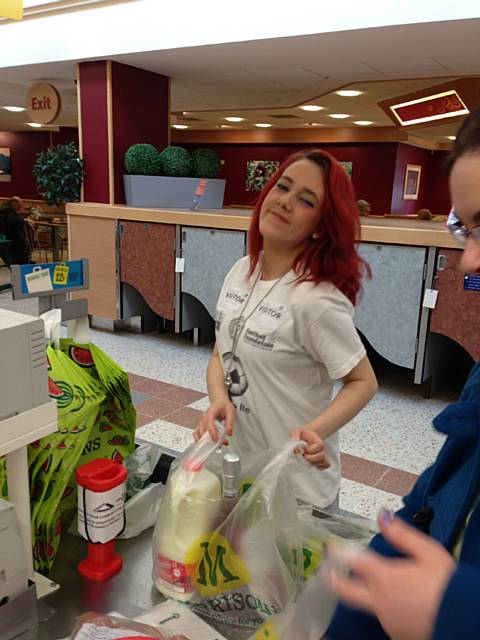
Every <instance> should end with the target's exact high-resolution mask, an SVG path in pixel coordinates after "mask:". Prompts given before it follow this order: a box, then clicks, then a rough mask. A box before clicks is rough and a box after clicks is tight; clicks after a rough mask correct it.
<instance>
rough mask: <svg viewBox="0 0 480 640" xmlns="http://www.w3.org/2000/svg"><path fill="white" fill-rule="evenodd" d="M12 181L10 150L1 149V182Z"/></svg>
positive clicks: (6, 148)
mask: <svg viewBox="0 0 480 640" xmlns="http://www.w3.org/2000/svg"><path fill="white" fill-rule="evenodd" d="M11 181H12V168H11V164H10V149H9V148H8V147H0V182H11Z"/></svg>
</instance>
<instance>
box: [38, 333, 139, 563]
mask: <svg viewBox="0 0 480 640" xmlns="http://www.w3.org/2000/svg"><path fill="white" fill-rule="evenodd" d="M47 357H48V368H49V392H50V396H51V397H52V398H55V399H56V401H57V406H58V426H59V429H58V432H57V433H55V434H52V435H50V436H46V437H45V438H42V439H41V440H39V441H37V442H35V443H33V444H32V445H31V446H30V448H29V466H30V490H31V503H32V535H33V550H34V564H35V569H36V570H37V571H49V570H50V569H51V567H52V564H53V561H54V559H55V556H56V553H57V549H58V545H59V543H60V535H61V515H62V513H64V512H65V511H67V510H68V509H72V508H75V507H76V483H75V476H74V472H75V470H76V468H77V467H78V466H79V465H81V464H84V463H86V462H89V461H90V460H93V459H97V458H110V459H113V460H116V461H119V462H121V461H122V460H124V459H126V458H127V457H128V456H129V455H130V453H131V452H132V451H133V449H134V436H135V424H136V413H135V409H134V407H133V403H132V400H131V395H130V388H129V384H128V376H127V374H126V373H125V372H124V371H123V370H122V369H121V368H120V367H119V366H118V365H117V364H116V363H115V362H114V361H113V360H112V359H111V358H109V357H108V356H107V355H106V354H105V353H103V351H102V350H101V349H99V348H98V347H96V346H94V345H92V344H88V345H78V344H76V343H74V342H73V341H72V340H61V341H60V349H54V348H53V347H48V349H47Z"/></svg>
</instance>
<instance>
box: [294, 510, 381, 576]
mask: <svg viewBox="0 0 480 640" xmlns="http://www.w3.org/2000/svg"><path fill="white" fill-rule="evenodd" d="M298 517H299V520H300V531H301V537H302V552H303V570H304V578H305V580H307V579H308V578H309V577H310V576H311V575H312V574H313V573H314V572H315V571H316V570H317V569H318V567H320V565H321V564H322V563H323V562H324V559H325V549H326V548H327V546H328V545H329V544H332V543H334V544H335V545H336V546H337V547H345V548H346V547H351V548H355V549H356V550H360V549H364V548H365V547H367V546H368V543H369V542H370V540H371V538H372V536H373V535H374V534H375V533H376V531H375V523H374V522H372V521H371V520H367V519H366V518H360V517H356V516H341V515H339V514H337V513H329V512H327V511H322V510H321V509H318V508H317V507H315V508H314V509H313V510H312V507H311V505H302V506H300V507H299V509H298Z"/></svg>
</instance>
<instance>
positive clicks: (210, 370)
mask: <svg viewBox="0 0 480 640" xmlns="http://www.w3.org/2000/svg"><path fill="white" fill-rule="evenodd" d="M207 389H208V396H209V398H210V402H215V401H216V400H229V396H228V390H227V387H226V386H225V375H224V373H223V367H222V363H221V362H220V355H219V353H218V350H217V345H215V347H214V348H213V353H212V357H211V358H210V362H209V363H208V367H207Z"/></svg>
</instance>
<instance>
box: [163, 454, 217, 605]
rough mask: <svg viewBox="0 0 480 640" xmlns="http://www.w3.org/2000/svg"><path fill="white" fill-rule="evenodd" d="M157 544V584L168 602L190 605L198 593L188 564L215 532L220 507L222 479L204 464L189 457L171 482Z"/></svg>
mask: <svg viewBox="0 0 480 640" xmlns="http://www.w3.org/2000/svg"><path fill="white" fill-rule="evenodd" d="M169 484H170V486H169V491H167V493H166V495H165V497H164V500H168V501H169V503H168V507H169V508H164V506H165V507H166V505H164V504H162V508H161V510H160V514H159V518H160V519H161V520H159V522H158V524H157V531H156V539H155V541H154V553H155V563H154V564H155V568H154V580H155V586H156V587H157V589H158V590H159V591H160V592H161V593H163V594H164V595H165V596H167V597H168V598H175V599H176V600H180V601H182V602H188V601H189V600H190V599H192V598H193V596H194V595H195V593H196V590H195V587H193V586H192V584H191V581H190V576H189V572H188V566H187V565H186V564H185V554H186V553H187V551H188V550H189V549H190V548H191V546H192V544H193V543H195V542H197V541H198V540H199V539H200V538H202V537H203V536H205V535H206V534H208V533H209V532H211V531H213V529H214V527H215V519H216V515H217V512H218V509H219V507H220V504H221V497H222V485H221V482H220V479H219V478H218V477H217V476H216V475H215V474H214V473H212V472H211V471H209V470H208V469H205V467H204V465H203V462H200V461H199V460H198V459H196V458H193V457H190V458H187V459H186V460H184V461H183V463H182V465H181V466H180V467H179V468H178V469H176V471H175V472H174V474H173V475H172V477H171V478H170V480H169Z"/></svg>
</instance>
